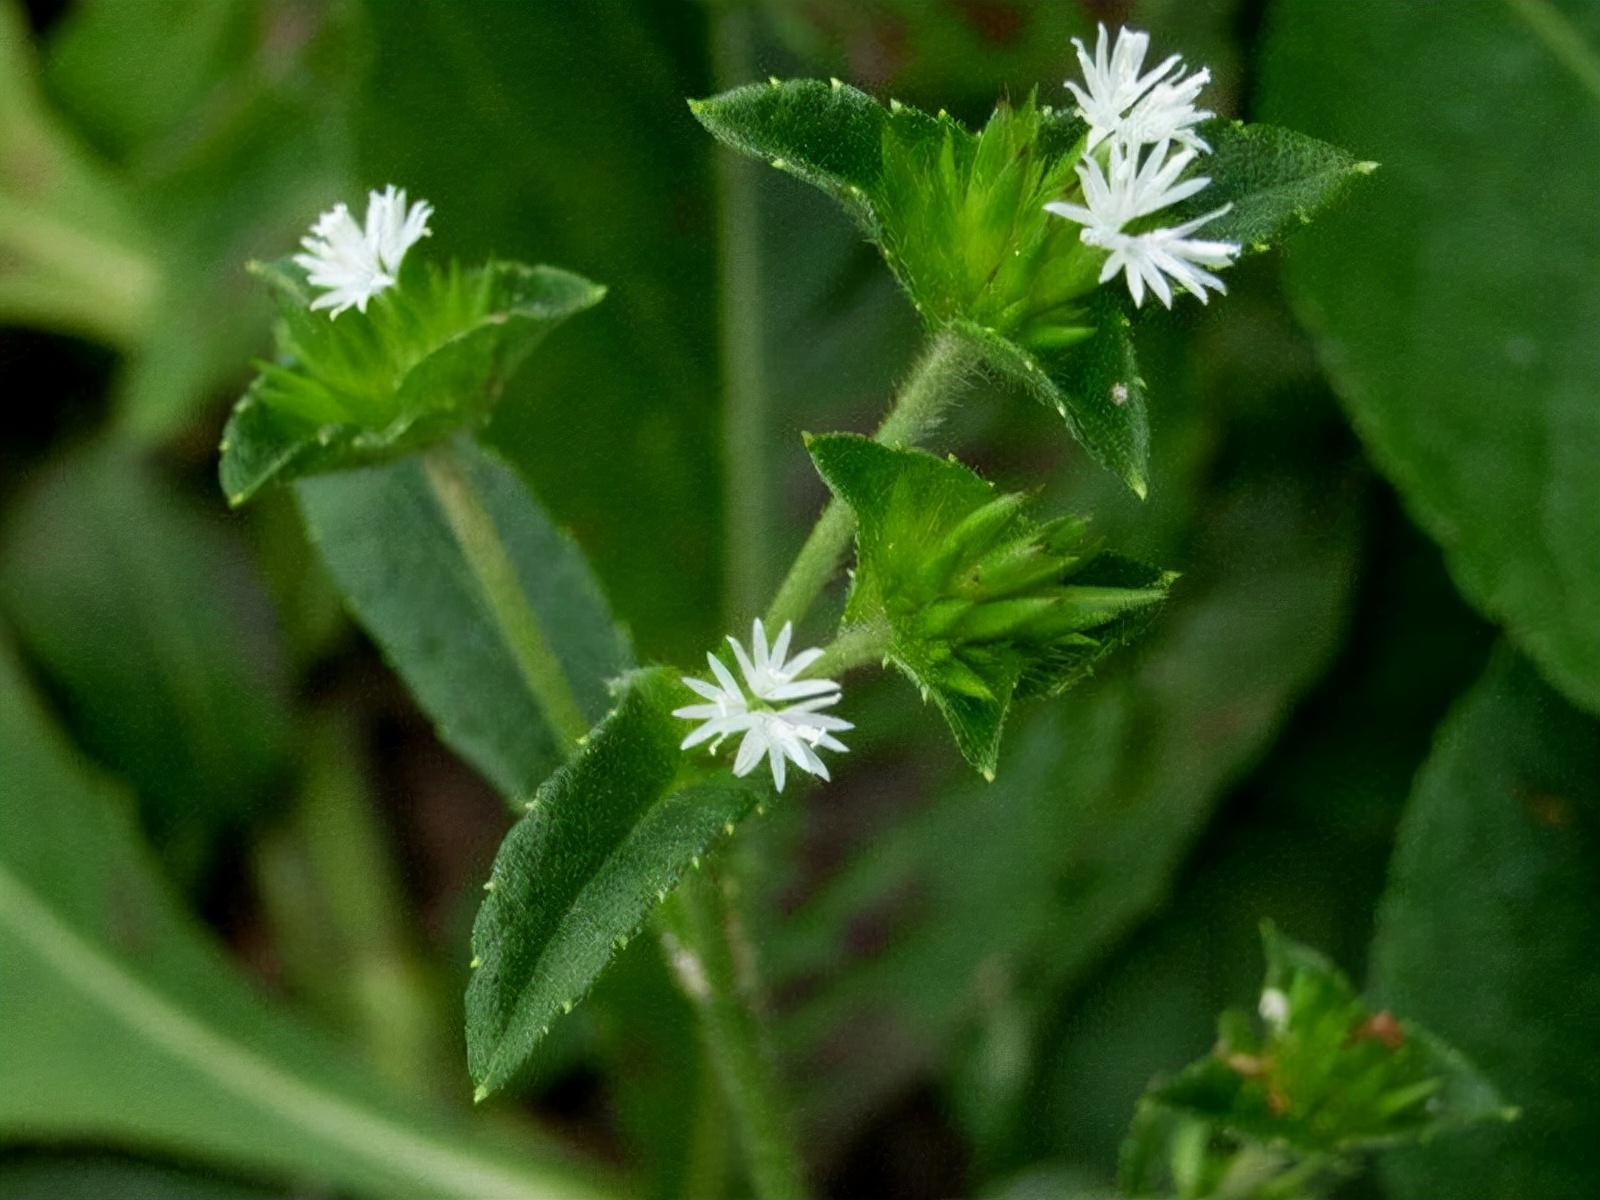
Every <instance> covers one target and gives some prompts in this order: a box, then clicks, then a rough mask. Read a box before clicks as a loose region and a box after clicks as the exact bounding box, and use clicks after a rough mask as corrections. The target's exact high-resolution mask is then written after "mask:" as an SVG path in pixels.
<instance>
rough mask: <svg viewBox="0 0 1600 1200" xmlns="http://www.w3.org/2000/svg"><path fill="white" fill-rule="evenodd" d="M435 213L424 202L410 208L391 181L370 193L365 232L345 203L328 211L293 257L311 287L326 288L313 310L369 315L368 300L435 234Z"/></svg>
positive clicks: (388, 284)
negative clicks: (409, 254) (431, 221)
mask: <svg viewBox="0 0 1600 1200" xmlns="http://www.w3.org/2000/svg"><path fill="white" fill-rule="evenodd" d="M432 215H433V206H432V205H430V204H429V203H428V202H427V201H425V200H418V201H417V202H416V203H415V204H412V205H409V206H408V205H407V204H406V193H405V190H404V189H403V188H396V187H395V186H394V184H392V183H391V184H390V185H389V186H388V187H387V188H385V189H384V190H383V191H382V192H368V193H367V223H366V227H365V228H362V226H360V225H357V224H356V221H355V218H354V217H352V216H351V215H350V210H349V209H348V208H346V207H345V206H344V205H343V204H335V205H334V206H333V207H332V208H330V209H329V210H328V211H327V212H325V213H323V214H322V215H321V216H320V217H318V218H317V223H316V224H315V225H313V226H312V227H311V234H310V236H309V237H306V238H302V239H301V242H300V245H301V246H303V247H304V248H305V253H303V254H296V255H295V256H294V261H295V263H296V264H298V265H299V266H301V267H303V268H304V269H305V272H306V278H307V280H308V282H309V283H310V284H311V286H312V287H314V288H319V289H321V290H322V294H321V295H319V296H318V297H317V298H316V299H314V300H313V301H312V302H311V307H312V308H313V309H319V308H327V309H332V312H330V313H329V316H331V317H337V316H338V315H339V314H340V313H342V312H344V311H345V310H346V309H348V308H355V309H359V310H360V311H361V312H366V311H367V302H368V301H369V300H371V299H372V298H373V297H374V296H376V295H377V294H378V293H380V292H382V291H383V290H384V289H385V288H389V287H393V286H394V284H395V282H396V280H398V279H399V277H400V264H401V262H402V261H403V260H404V259H405V256H406V251H408V250H410V249H411V247H412V246H414V245H416V243H417V242H418V241H420V240H421V239H422V238H425V237H427V236H428V234H429V233H430V232H432V231H431V230H430V229H429V228H428V218H429V217H431V216H432Z"/></svg>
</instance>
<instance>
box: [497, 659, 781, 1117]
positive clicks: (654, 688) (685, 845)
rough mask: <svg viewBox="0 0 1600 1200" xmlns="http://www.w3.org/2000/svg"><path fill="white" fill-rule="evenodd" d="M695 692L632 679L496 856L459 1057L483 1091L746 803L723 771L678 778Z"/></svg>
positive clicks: (504, 1079)
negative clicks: (677, 712) (687, 709)
mask: <svg viewBox="0 0 1600 1200" xmlns="http://www.w3.org/2000/svg"><path fill="white" fill-rule="evenodd" d="M689 694H690V693H689V692H688V690H687V689H685V688H684V687H683V686H682V685H681V684H680V683H679V682H678V681H677V679H676V678H675V676H674V675H673V673H672V672H670V671H668V670H665V669H661V668H656V669H652V670H649V671H644V672H641V673H639V674H637V675H635V676H633V677H631V678H630V679H629V681H628V683H627V690H626V691H625V692H624V693H623V695H622V698H621V699H620V700H619V701H618V703H617V707H616V708H615V710H614V711H613V712H612V713H611V714H610V715H609V716H608V717H606V719H605V720H604V721H602V722H601V723H600V725H599V726H598V727H597V728H596V729H595V730H594V732H593V733H592V734H591V735H590V736H589V738H588V739H587V741H586V742H585V744H584V745H583V747H582V748H581V749H580V750H579V752H578V753H577V755H576V756H574V757H573V758H572V759H571V761H569V762H568V763H567V764H566V765H565V766H563V767H562V768H561V769H560V770H558V771H557V772H556V773H555V774H554V775H552V776H551V777H550V779H549V780H547V781H546V782H545V783H544V785H543V786H541V787H540V788H539V790H538V792H537V793H535V795H534V798H533V801H532V803H531V805H530V807H529V811H528V813H527V815H526V816H525V817H523V819H522V820H521V821H519V822H518V823H517V825H516V826H515V827H514V828H513V829H512V830H511V832H510V833H509V834H508V835H507V836H506V839H505V841H504V842H503V843H502V844H501V846H500V852H499V854H498V855H497V856H496V857H495V863H494V868H493V870H492V872H491V874H490V878H489V882H488V883H487V884H486V885H485V889H486V892H487V894H486V896H485V897H484V901H483V905H482V907H481V908H480V909H479V910H478V918H477V920H476V922H475V923H474V924H473V928H472V950H473V955H474V958H475V962H476V963H477V966H476V967H475V968H474V970H473V975H472V981H471V983H470V984H469V985H468V988H467V1002H466V1007H467V1064H468V1067H469V1069H470V1071H471V1073H472V1078H473V1080H474V1081H475V1082H476V1083H477V1085H478V1095H479V1097H480V1098H481V1097H483V1096H486V1095H489V1094H490V1093H493V1092H496V1091H499V1090H500V1089H502V1088H504V1087H505V1086H507V1085H508V1084H510V1083H512V1082H513V1081H514V1080H515V1079H516V1077H517V1076H518V1074H519V1073H520V1072H521V1071H522V1070H523V1069H524V1068H525V1067H526V1066H527V1065H528V1062H529V1059H530V1057H531V1056H532V1054H533V1052H534V1049H535V1047H536V1046H537V1045H538V1043H539V1041H540V1039H541V1038H543V1036H544V1034H545V1033H546V1032H547V1031H548V1029H549V1027H550V1023H551V1022H552V1021H554V1020H555V1019H556V1018H557V1017H559V1016H561V1015H562V1014H563V1013H564V1012H568V1011H570V1010H571V1008H572V1006H573V1005H574V1004H576V1003H577V1002H578V1001H579V1000H581V999H582V998H583V997H584V995H585V994H586V993H587V992H588V990H589V988H590V987H591V986H592V985H593V984H594V981H595V980H596V979H597V978H598V977H599V975H600V973H601V971H603V970H604V969H605V967H606V965H607V964H608V963H609V962H610V961H611V959H612V957H613V956H614V955H615V954H616V952H617V950H618V949H619V948H620V946H622V945H625V944H626V943H627V940H628V939H629V938H631V937H632V936H633V935H634V934H635V933H636V932H637V931H638V929H639V927H640V925H641V924H643V922H644V920H645V918H646V917H647V916H648V915H649V914H650V912H651V911H652V910H653V909H654V908H655V906H656V905H657V904H658V903H660V902H661V900H663V899H664V898H665V897H666V895H667V893H668V892H670V891H671V890H672V889H673V888H674V887H675V886H676V885H677V883H678V880H679V879H680V878H681V877H682V876H683V873H684V872H685V871H688V870H690V869H692V867H693V866H694V865H695V864H696V863H697V862H698V859H699V856H700V855H701V854H703V853H705V852H706V850H707V849H709V848H710V846H711V845H712V843H713V842H714V841H715V840H716V839H717V838H718V837H720V836H722V834H723V833H724V832H725V831H726V830H727V828H728V827H729V826H730V825H732V824H733V823H735V822H737V821H739V820H740V819H741V818H743V817H744V816H745V814H746V813H747V812H749V810H750V809H751V808H752V807H753V806H754V805H755V803H756V799H757V796H758V792H757V790H756V789H755V788H754V787H752V786H746V785H744V784H742V783H738V782H736V781H734V780H732V779H731V777H724V779H723V780H722V781H718V782H713V783H701V782H688V783H686V784H684V785H682V786H675V784H678V783H679V773H680V768H681V767H682V760H683V756H682V754H681V753H680V751H679V750H678V741H679V739H680V738H681V737H682V736H683V732H684V725H683V722H681V721H679V720H678V719H677V718H674V717H673V716H672V715H671V710H672V708H674V707H675V706H676V705H677V704H679V703H681V701H682V700H683V698H685V697H687V696H688V695H689Z"/></svg>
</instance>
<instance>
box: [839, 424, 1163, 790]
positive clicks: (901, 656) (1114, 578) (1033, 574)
mask: <svg viewBox="0 0 1600 1200" xmlns="http://www.w3.org/2000/svg"><path fill="white" fill-rule="evenodd" d="M807 445H808V448H809V449H810V451H811V457H812V460H813V461H814V462H815V463H816V466H817V470H818V472H819V473H820V474H821V475H822V478H823V479H824V480H825V481H826V482H827V484H828V486H829V487H830V488H831V489H832V490H833V492H834V494H835V495H837V496H838V497H839V498H840V499H841V500H842V501H843V502H844V503H846V504H847V505H849V506H850V508H851V509H852V510H853V511H854V512H855V515H856V519H857V524H858V531H857V541H856V545H857V562H856V571H855V581H854V584H853V585H852V587H851V591H850V598H849V600H848V602H847V603H846V605H845V611H844V618H843V623H844V624H845V625H846V626H867V627H870V628H875V629H877V630H878V631H879V632H880V633H881V634H882V637H883V641H884V645H885V647H886V651H885V653H886V656H887V658H888V660H889V661H890V662H892V663H893V664H894V665H895V666H896V667H898V668H899V669H900V670H901V671H903V672H904V673H905V674H906V675H907V676H909V677H910V679H911V680H912V682H913V683H915V684H916V685H917V687H918V688H919V689H920V690H921V691H922V693H923V696H924V698H925V699H928V700H932V701H933V703H934V704H935V705H937V707H938V708H939V710H940V712H941V713H942V714H943V715H944V718H945V720H946V721H947V722H948V724H949V725H950V730H951V733H952V734H953V735H954V736H955V739H956V744H957V746H958V747H959V748H960V750H961V753H962V754H963V755H964V756H965V757H966V759H967V761H968V762H970V763H971V764H972V765H973V766H974V767H975V768H976V769H977V770H978V771H979V772H980V773H982V774H983V775H984V776H985V777H986V778H991V779H992V778H993V777H994V773H995V769H996V766H997V763H998V759H999V751H1000V734H1001V729H1002V727H1003V725H1004V723H1005V718H1006V714H1007V712H1008V710H1009V708H1010V706H1011V703H1012V701H1013V700H1017V699H1025V698H1028V697H1031V696H1049V695H1055V694H1057V693H1059V692H1061V691H1063V690H1065V689H1066V688H1067V687H1069V686H1070V685H1071V684H1072V683H1074V682H1075V681H1076V680H1078V679H1079V678H1081V677H1082V676H1083V675H1084V674H1085V673H1086V672H1088V671H1089V670H1090V669H1091V668H1092V667H1093V665H1094V663H1095V662H1096V661H1098V659H1099V658H1100V657H1101V656H1102V655H1103V654H1105V653H1106V652H1107V651H1108V650H1110V649H1112V648H1113V647H1115V646H1117V645H1119V644H1121V643H1123V642H1125V641H1127V640H1129V639H1130V638H1132V637H1133V636H1134V634H1135V633H1136V632H1137V631H1138V629H1139V628H1140V627H1141V626H1142V625H1143V624H1144V623H1145V622H1146V621H1148V620H1149V618H1150V616H1151V615H1152V613H1153V612H1154V610H1155V609H1156V607H1157V606H1158V605H1159V604H1160V603H1161V601H1162V600H1163V599H1164V598H1165V596H1166V590H1167V586H1168V584H1169V583H1170V582H1171V576H1167V575H1162V574H1160V573H1158V572H1155V571H1151V570H1149V569H1148V568H1145V567H1141V566H1138V565H1136V564H1133V563H1129V562H1126V561H1124V560H1121V559H1118V558H1116V557H1114V556H1111V555H1106V554H1096V553H1094V552H1093V548H1092V546H1091V545H1090V543H1089V541H1088V530H1087V526H1086V524H1085V523H1084V522H1082V521H1080V520H1076V519H1060V520H1055V521H1049V522H1045V523H1043V524H1040V523H1038V522H1036V521H1034V520H1033V519H1032V518H1031V517H1030V516H1029V515H1028V514H1027V512H1026V507H1027V498H1026V497H1023V496H1016V495H1006V494H997V493H996V492H995V491H994V489H993V487H992V486H991V485H990V484H989V483H987V482H985V481H984V480H983V479H981V478H980V477H979V476H978V475H977V474H975V473H974V472H972V471H971V470H969V469H968V468H966V467H964V466H962V465H961V464H960V463H958V462H955V461H954V460H952V459H941V458H938V457H936V456H934V455H932V454H928V453H926V452H924V451H921V450H897V449H892V448H890V447H888V446H884V445H881V444H879V443H878V442H874V441H871V440H869V439H867V438H862V437H857V436H855V435H853V434H828V435H825V436H822V437H816V438H811V439H808V442H807Z"/></svg>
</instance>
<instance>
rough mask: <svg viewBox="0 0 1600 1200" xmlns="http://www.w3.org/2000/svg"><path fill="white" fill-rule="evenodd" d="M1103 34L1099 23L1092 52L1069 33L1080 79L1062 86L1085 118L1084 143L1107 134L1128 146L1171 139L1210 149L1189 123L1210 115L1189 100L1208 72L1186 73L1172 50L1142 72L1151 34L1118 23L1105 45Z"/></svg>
mask: <svg viewBox="0 0 1600 1200" xmlns="http://www.w3.org/2000/svg"><path fill="white" fill-rule="evenodd" d="M1108 39H1109V35H1108V34H1107V33H1106V27H1105V26H1104V25H1103V24H1102V25H1101V26H1100V32H1099V36H1098V38H1097V39H1096V41H1095V49H1094V55H1093V56H1092V57H1091V56H1090V54H1089V51H1088V48H1087V47H1086V46H1084V44H1083V42H1082V41H1080V40H1079V39H1078V38H1073V39H1072V44H1073V46H1075V47H1076V48H1077V51H1078V65H1079V66H1080V67H1081V68H1082V69H1083V84H1082V85H1079V84H1077V83H1075V82H1073V81H1072V80H1070V79H1069V80H1067V83H1066V87H1067V90H1068V91H1070V92H1071V93H1072V96H1073V99H1075V100H1076V101H1077V102H1078V115H1079V116H1081V117H1082V118H1083V119H1084V120H1085V121H1087V122H1089V139H1088V148H1089V149H1091V150H1093V149H1094V148H1095V147H1096V146H1098V145H1099V144H1100V143H1101V142H1103V141H1105V140H1106V139H1107V138H1111V139H1112V140H1113V141H1120V142H1123V143H1124V144H1126V145H1129V146H1140V145H1148V144H1152V143H1155V142H1160V141H1168V140H1171V141H1178V142H1182V143H1183V144H1185V145H1187V146H1190V147H1192V148H1193V149H1196V150H1206V151H1209V150H1210V147H1209V146H1207V145H1206V143H1205V141H1204V140H1203V139H1202V138H1201V137H1200V136H1199V135H1198V134H1197V133H1195V131H1194V128H1193V127H1194V126H1195V125H1197V124H1199V123H1200V122H1201V121H1203V120H1205V119H1206V118H1207V117H1210V116H1212V115H1213V114H1212V113H1210V112H1207V111H1205V110H1202V109H1197V108H1195V106H1194V102H1195V100H1196V99H1198V98H1199V95H1200V89H1201V88H1203V87H1205V85H1206V84H1207V83H1209V82H1211V72H1210V71H1209V70H1201V71H1198V72H1196V73H1195V74H1193V75H1187V74H1186V73H1185V71H1184V68H1183V58H1182V56H1181V55H1177V54H1173V55H1170V56H1168V57H1167V58H1166V59H1164V60H1163V61H1162V62H1161V64H1160V65H1159V66H1157V67H1154V68H1152V69H1151V70H1149V71H1143V72H1142V73H1141V71H1142V68H1143V66H1144V58H1145V54H1146V53H1147V52H1148V51H1149V49H1150V35H1149V34H1147V33H1144V32H1143V31H1141V30H1137V29H1127V28H1123V29H1120V30H1118V31H1117V40H1116V43H1115V45H1113V46H1110V47H1109V49H1108V45H1107V43H1108Z"/></svg>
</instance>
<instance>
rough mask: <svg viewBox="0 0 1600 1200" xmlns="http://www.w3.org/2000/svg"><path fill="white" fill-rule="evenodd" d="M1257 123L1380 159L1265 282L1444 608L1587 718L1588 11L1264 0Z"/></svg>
mask: <svg viewBox="0 0 1600 1200" xmlns="http://www.w3.org/2000/svg"><path fill="white" fill-rule="evenodd" d="M1274 18H1275V19H1274V22H1273V25H1274V28H1273V34H1272V36H1271V38H1270V39H1269V40H1268V43H1267V47H1268V54H1267V56H1266V58H1265V60H1264V66H1265V80H1264V86H1263V98H1264V103H1265V106H1266V109H1267V111H1268V113H1269V115H1271V116H1272V117H1273V118H1274V119H1276V120H1279V121H1282V122H1283V123H1285V124H1288V125H1293V126H1294V127H1296V128H1300V129H1306V130H1309V131H1310V132H1312V133H1315V134H1317V135H1318V136H1322V137H1327V138H1330V139H1333V140H1335V141H1338V142H1340V143H1341V144H1344V145H1349V146H1351V147H1353V148H1355V149H1356V151H1357V152H1358V153H1359V154H1361V155H1362V156H1365V157H1371V158H1376V159H1380V160H1382V161H1383V164H1384V167H1383V170H1382V171H1381V172H1380V173H1379V174H1378V175H1377V176H1376V177H1375V178H1374V180H1373V183H1372V184H1371V185H1370V186H1368V187H1365V188H1363V189H1361V193H1362V194H1361V196H1360V198H1359V202H1358V203H1355V204H1352V205H1351V206H1350V207H1349V208H1348V209H1347V210H1345V211H1343V212H1341V213H1338V214H1335V215H1334V216H1333V217H1332V218H1331V219H1330V220H1329V221H1328V222H1327V224H1326V225H1325V226H1324V227H1323V228H1322V229H1321V230H1320V231H1319V233H1318V235H1317V236H1315V237H1308V238H1306V239H1304V241H1303V244H1302V245H1301V247H1300V252H1299V253H1298V254H1296V255H1295V256H1294V258H1293V259H1291V260H1290V263H1289V271H1288V280H1289V283H1290V284H1291V291H1292V293H1293V294H1294V297H1295V299H1296V300H1297V302H1298V308H1299V310H1300V312H1301V314H1302V315H1303V317H1304V319H1305V320H1306V322H1307V323H1308V324H1309V325H1310V326H1311V327H1312V328H1313V329H1314V330H1315V331H1316V332H1317V333H1319V334H1320V335H1321V337H1322V349H1323V354H1324V358H1325V360H1326V362H1327V364H1328V366H1329V368H1330V369H1331V371H1332V373H1333V375H1334V378H1335V381H1336V384H1337V385H1338V387H1339V389H1340V391H1341V394H1342V396H1343V399H1344V401H1345V403H1346V404H1347V406H1348V407H1349V409H1350V412H1351V414H1352V416H1353V417H1354V419H1355V424H1356V428H1357V429H1358V431H1359V432H1360V433H1361V435H1362V437H1363V438H1364V439H1365V440H1366V441H1367V443H1368V445H1369V446H1370V447H1371V448H1372V451H1373V455H1374V457H1375V459H1376V460H1377V462H1378V464H1379V465H1380V466H1381V467H1382V469H1383V470H1384V471H1385V472H1386V473H1388V475H1389V476H1390V477H1391V478H1392V479H1393V480H1394V481H1395V483H1396V485H1397V486H1398V487H1399V489H1400V491H1401V494H1402V495H1403V496H1404V497H1405V499H1406V501H1407V504H1408V505H1409V506H1410V508H1411V510H1412V512H1413V513H1414V514H1415V516H1416V518H1417V520H1418V522H1419V523H1420V524H1421V525H1422V526H1423V527H1424V528H1425V529H1427V530H1428V531H1429V532H1430V533H1431V534H1432V535H1433V536H1434V537H1435V538H1436V539H1438V541H1439V542H1440V544H1441V545H1443V546H1444V549H1445V553H1446V556H1447V558H1448V561H1449V563H1450V566H1451V569H1452V571H1453V573H1454V575H1455V577H1456V579H1457V582H1458V583H1459V584H1460V586H1461V588H1462V590H1463V591H1464V592H1465V593H1466V594H1467V595H1468V597H1469V598H1471V599H1472V600H1473V602H1474V603H1475V604H1477V605H1478V606H1479V607H1480V608H1482V609H1483V611H1484V612H1486V613H1487V614H1489V616H1490V617H1492V618H1493V619H1495V620H1497V621H1499V622H1501V623H1503V624H1504V625H1505V627H1506V629H1507V631H1508V632H1509V633H1510V635H1511V637H1512V639H1513V641H1515V642H1516V643H1517V644H1518V645H1519V646H1520V647H1521V648H1522V649H1523V650H1525V651H1526V652H1527V653H1528V654H1529V655H1530V656H1531V657H1532V658H1533V659H1534V661H1535V662H1537V663H1538V664H1539V666H1540V668H1541V669H1542V670H1543V671H1544V672H1545V674H1546V675H1547V676H1548V677H1549V679H1550V680H1551V681H1552V682H1553V683H1555V684H1556V685H1557V686H1558V687H1560V688H1561V689H1562V690H1564V691H1565V692H1566V693H1567V694H1568V695H1569V696H1571V697H1572V698H1573V699H1574V700H1576V701H1578V702H1579V703H1581V704H1584V705H1585V706H1587V707H1589V708H1591V709H1600V553H1597V552H1596V547H1597V546H1600V472H1597V471H1596V470H1595V467H1594V464H1595V463H1596V461H1600V405H1597V404H1596V403H1595V380H1596V379H1597V378H1600V337H1596V336H1595V330H1596V329H1600V273H1597V272H1596V271H1595V270H1594V264H1595V262H1597V261H1600V222H1596V221H1595V219H1594V197H1595V196H1596V194H1600V83H1597V81H1600V8H1597V7H1596V6H1594V5H1592V4H1584V3H1568V2H1565V0H1526V2H1523V0H1517V2H1515V3H1498V2H1495V0H1463V2H1462V3H1457V4H1450V5H1445V6H1436V5H1426V4H1414V3H1411V4H1326V3H1322V2H1321V0H1283V2H1282V3H1280V4H1278V5H1277V7H1276V9H1275V12H1274Z"/></svg>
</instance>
